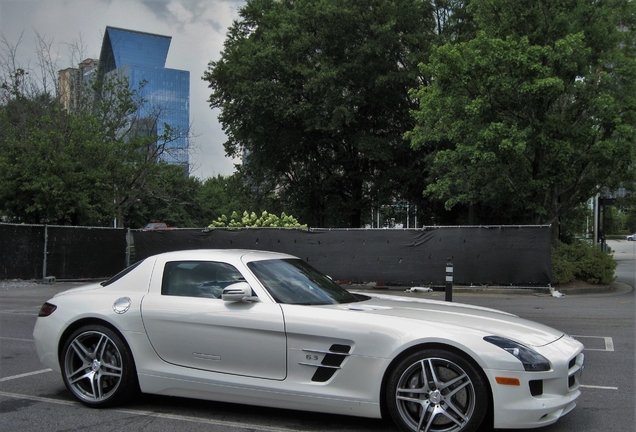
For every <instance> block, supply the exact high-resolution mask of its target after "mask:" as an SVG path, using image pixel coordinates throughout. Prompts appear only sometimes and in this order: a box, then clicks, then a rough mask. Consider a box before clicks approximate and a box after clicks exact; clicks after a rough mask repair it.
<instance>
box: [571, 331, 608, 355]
mask: <svg viewBox="0 0 636 432" xmlns="http://www.w3.org/2000/svg"><path fill="white" fill-rule="evenodd" d="M572 337H573V338H574V339H576V340H578V341H579V342H581V343H583V345H585V341H582V340H581V339H591V343H592V345H594V344H595V342H596V340H597V339H601V340H602V341H603V343H604V345H605V348H587V347H586V348H585V351H614V339H612V338H611V337H609V336H574V335H573V336H572ZM597 345H598V343H597Z"/></svg>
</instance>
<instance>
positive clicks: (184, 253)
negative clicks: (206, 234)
mask: <svg viewBox="0 0 636 432" xmlns="http://www.w3.org/2000/svg"><path fill="white" fill-rule="evenodd" d="M159 256H161V257H162V258H165V259H167V260H215V259H222V260H228V259H230V260H232V259H242V260H243V261H245V262H249V261H261V260H271V259H290V258H297V257H295V256H293V255H288V254H283V253H279V252H270V251H259V250H251V249H191V250H181V251H173V252H165V253H162V254H159V255H157V257H159Z"/></svg>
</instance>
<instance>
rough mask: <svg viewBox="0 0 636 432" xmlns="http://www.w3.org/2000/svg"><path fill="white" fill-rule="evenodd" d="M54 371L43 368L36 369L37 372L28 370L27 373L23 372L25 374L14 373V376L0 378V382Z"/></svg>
mask: <svg viewBox="0 0 636 432" xmlns="http://www.w3.org/2000/svg"><path fill="white" fill-rule="evenodd" d="M52 371H53V369H42V370H39V371H35V372H27V373H23V374H20V375H13V376H9V377H4V378H0V382H4V381H11V380H14V379H19V378H25V377H30V376H33V375H39V374H43V373H47V372H52Z"/></svg>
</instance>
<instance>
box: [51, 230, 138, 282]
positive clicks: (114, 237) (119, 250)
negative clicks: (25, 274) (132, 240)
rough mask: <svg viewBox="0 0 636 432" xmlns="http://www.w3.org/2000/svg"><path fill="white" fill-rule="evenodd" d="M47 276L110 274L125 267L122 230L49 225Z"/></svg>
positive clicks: (86, 277) (124, 234) (60, 277)
mask: <svg viewBox="0 0 636 432" xmlns="http://www.w3.org/2000/svg"><path fill="white" fill-rule="evenodd" d="M47 230H48V240H47V244H48V248H47V249H48V256H47V267H46V268H47V273H48V274H47V276H48V275H51V276H55V277H56V278H57V279H93V278H102V277H104V278H105V277H110V276H113V275H115V274H117V273H118V272H120V271H121V270H122V269H123V268H125V267H126V232H127V231H126V230H124V229H117V228H88V227H64V226H49V227H47Z"/></svg>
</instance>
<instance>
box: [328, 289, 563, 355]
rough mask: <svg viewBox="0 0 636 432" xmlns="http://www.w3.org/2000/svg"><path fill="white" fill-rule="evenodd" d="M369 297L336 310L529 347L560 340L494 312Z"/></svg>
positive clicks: (557, 333) (540, 327)
mask: <svg viewBox="0 0 636 432" xmlns="http://www.w3.org/2000/svg"><path fill="white" fill-rule="evenodd" d="M365 295H369V294H368V293H365ZM369 296H370V297H371V300H367V301H363V302H360V303H348V304H341V305H339V307H340V308H344V309H348V310H351V311H360V312H368V313H374V314H379V315H384V316H393V317H398V318H405V319H410V320H418V321H422V322H428V323H431V324H436V325H437V324H442V325H452V326H458V327H466V328H470V329H473V330H478V331H481V332H483V333H484V335H497V336H501V337H505V338H508V339H511V340H514V341H516V342H519V343H522V344H524V345H527V346H532V347H539V346H544V345H547V344H550V343H552V342H554V341H555V340H557V339H560V338H561V337H563V332H561V331H558V330H555V329H553V328H552V327H548V326H546V325H543V324H539V323H536V322H533V321H529V320H526V319H523V318H520V317H518V316H517V315H513V314H510V313H507V312H502V311H499V310H495V309H489V308H484V307H479V306H472V305H466V304H462V303H450V302H445V301H437V300H426V299H416V298H411V297H403V296H391V295H382V294H371V295H369Z"/></svg>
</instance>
